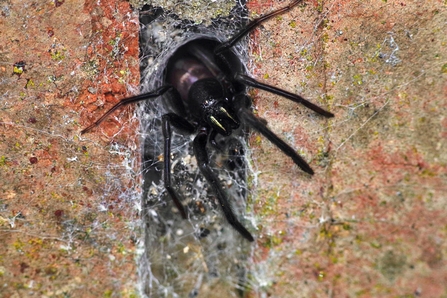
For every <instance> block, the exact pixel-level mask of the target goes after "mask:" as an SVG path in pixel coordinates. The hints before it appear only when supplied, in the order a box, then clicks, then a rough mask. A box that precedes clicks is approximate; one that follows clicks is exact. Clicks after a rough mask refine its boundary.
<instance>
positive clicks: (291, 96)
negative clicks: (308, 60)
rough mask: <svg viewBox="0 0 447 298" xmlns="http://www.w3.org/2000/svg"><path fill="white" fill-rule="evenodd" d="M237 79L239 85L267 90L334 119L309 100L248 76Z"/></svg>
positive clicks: (241, 75)
mask: <svg viewBox="0 0 447 298" xmlns="http://www.w3.org/2000/svg"><path fill="white" fill-rule="evenodd" d="M235 79H236V81H238V82H239V83H242V84H244V85H247V86H250V87H253V88H257V89H261V90H265V91H268V92H270V93H273V94H276V95H279V96H282V97H285V98H287V99H290V100H291V101H293V102H296V103H300V104H302V105H303V106H305V107H306V108H308V109H311V110H312V111H314V112H316V113H318V114H320V115H322V116H324V117H328V118H330V117H334V114H332V113H331V112H328V111H326V110H324V109H323V108H320V107H319V106H317V105H316V104H313V103H311V102H310V101H308V100H307V99H304V98H303V97H301V96H299V95H297V94H294V93H290V92H288V91H285V90H282V89H279V88H277V87H274V86H271V85H267V84H264V83H261V82H258V81H256V80H255V79H253V78H250V77H249V76H246V75H243V74H237V75H236V77H235Z"/></svg>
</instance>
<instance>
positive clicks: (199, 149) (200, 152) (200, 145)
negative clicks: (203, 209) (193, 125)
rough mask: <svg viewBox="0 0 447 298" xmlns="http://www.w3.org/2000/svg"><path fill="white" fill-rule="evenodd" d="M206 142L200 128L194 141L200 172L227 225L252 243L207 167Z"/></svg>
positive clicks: (224, 193)
mask: <svg viewBox="0 0 447 298" xmlns="http://www.w3.org/2000/svg"><path fill="white" fill-rule="evenodd" d="M207 141H208V131H207V129H206V128H202V129H201V130H200V131H199V133H198V134H197V136H196V137H195V139H194V155H195V156H196V159H197V164H198V165H199V169H200V172H201V173H202V175H203V176H204V177H205V179H206V180H207V181H208V183H209V185H211V188H212V190H213V192H214V193H215V194H216V197H217V200H218V201H219V205H220V207H221V208H222V211H223V213H224V214H225V217H226V219H227V221H228V223H229V224H230V225H231V226H233V228H234V229H236V231H238V232H239V233H240V234H241V235H242V236H243V237H244V238H245V239H247V240H248V241H251V242H252V241H254V238H253V236H252V235H251V234H250V232H249V231H247V229H246V228H245V227H244V226H243V225H242V224H241V223H240V222H239V221H238V219H237V217H236V215H235V214H234V213H233V210H232V209H231V206H230V203H229V201H228V196H227V194H226V192H225V191H224V190H223V188H222V185H221V184H220V183H219V180H218V178H217V176H216V174H215V173H214V172H213V170H212V169H211V167H210V165H209V158H208V152H207V151H206V144H207Z"/></svg>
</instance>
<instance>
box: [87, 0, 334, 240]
mask: <svg viewBox="0 0 447 298" xmlns="http://www.w3.org/2000/svg"><path fill="white" fill-rule="evenodd" d="M301 2H302V1H301V0H296V1H293V2H291V3H290V4H289V5H288V6H285V7H282V8H280V9H277V10H275V11H273V12H270V13H268V14H266V15H263V16H261V17H259V18H257V19H255V20H253V21H251V22H250V23H249V24H248V25H247V26H246V27H245V28H244V29H242V30H241V31H239V32H238V33H237V34H235V35H234V36H233V37H232V38H230V39H229V40H227V41H225V42H222V41H219V40H217V39H215V38H211V37H198V38H196V39H193V40H191V41H189V42H187V43H185V44H184V45H182V46H181V47H179V48H178V50H177V51H176V52H175V53H174V54H173V55H172V57H171V58H169V60H168V64H167V66H166V69H165V72H164V85H163V86H161V87H159V88H157V89H156V90H153V91H151V92H148V93H144V94H140V95H137V96H133V97H129V98H125V99H123V100H121V101H120V102H118V103H117V104H116V105H115V106H113V107H112V108H111V109H110V110H109V111H108V112H106V113H105V114H104V115H103V116H102V117H101V118H99V119H98V120H97V121H96V122H94V123H93V124H91V125H90V126H89V127H87V128H85V129H84V130H82V132H81V134H84V133H87V132H89V131H90V130H91V129H93V128H94V127H96V126H98V125H99V124H100V123H101V122H102V121H103V120H104V119H106V118H107V117H108V116H109V115H110V114H111V113H112V112H114V111H115V110H116V109H118V108H119V107H121V106H123V105H127V104H130V103H134V102H138V101H143V100H149V99H155V98H157V97H160V96H163V102H164V105H165V106H166V108H167V110H168V111H169V112H168V113H166V114H165V115H163V117H162V131H163V138H164V151H163V152H164V156H165V157H166V156H171V137H172V130H171V129H172V127H173V128H174V129H176V130H178V131H181V132H183V133H187V134H193V133H196V134H197V135H196V137H195V138H194V141H193V150H194V155H195V157H196V159H197V164H198V167H199V169H200V172H201V173H202V175H203V176H204V177H205V179H206V180H207V182H208V183H209V185H210V186H211V189H212V191H213V192H214V194H215V195H216V197H217V200H218V202H219V205H220V206H221V208H222V211H223V213H224V215H225V217H226V219H227V221H228V223H229V224H230V225H231V226H233V227H234V228H235V229H236V230H237V231H238V232H239V233H240V234H241V235H242V236H243V237H244V238H245V239H247V240H249V241H253V240H254V238H253V236H252V235H251V233H250V232H249V231H248V230H247V229H246V228H245V227H244V226H243V225H242V224H241V223H240V222H239V220H238V218H237V217H236V215H235V214H234V212H233V210H232V208H231V204H230V202H229V199H228V195H227V193H226V192H225V191H224V188H223V187H222V185H221V183H220V182H219V179H218V177H217V175H216V174H215V173H214V171H213V170H212V168H211V165H210V162H209V154H208V152H207V144H208V143H210V144H211V145H212V146H213V147H215V148H218V147H219V146H218V145H217V143H216V140H215V138H216V137H217V136H218V135H221V136H224V137H228V136H230V135H231V134H232V132H233V131H234V130H236V129H237V128H239V126H240V125H241V123H244V124H245V125H248V126H249V127H252V128H254V129H255V130H257V131H258V132H260V133H261V134H262V135H264V136H265V137H266V138H267V139H269V140H270V141H271V142H272V143H273V144H275V145H276V146H277V147H278V148H279V149H280V150H281V151H282V152H284V154H286V155H288V156H289V157H290V158H292V160H293V162H294V163H295V164H296V165H298V166H299V167H300V168H301V169H302V170H303V171H304V172H306V173H309V174H310V175H313V174H314V171H313V170H312V168H311V167H310V166H309V165H308V163H307V162H306V161H304V159H303V158H302V157H301V156H299V155H298V154H297V153H296V151H295V150H294V149H293V148H292V147H290V146H289V145H288V144H286V143H285V142H284V141H283V140H281V139H280V138H279V137H278V136H277V135H276V134H275V133H273V132H272V131H271V130H270V129H268V128H267V126H266V125H265V124H264V122H263V121H261V120H259V119H258V118H257V117H256V116H255V115H254V114H253V112H252V111H251V108H250V107H251V99H250V98H249V97H248V96H247V94H246V90H245V89H246V87H247V86H249V87H254V88H258V89H262V90H265V91H268V92H271V93H273V94H277V95H280V96H282V97H285V98H287V99H289V100H292V101H294V102H296V103H300V104H302V105H304V106H305V107H307V108H309V109H311V110H312V111H314V112H316V113H318V114H320V115H322V116H325V117H333V116H334V114H332V113H330V112H328V111H326V110H324V109H322V108H321V107H319V106H317V105H315V104H313V103H311V102H309V101H308V100H306V99H304V98H302V97H301V96H299V95H296V94H293V93H290V92H287V91H285V90H282V89H279V88H276V87H273V86H270V85H267V84H264V83H261V82H258V81H256V80H254V79H253V78H251V77H249V76H247V75H245V73H244V72H245V71H244V67H243V64H242V62H241V61H240V59H239V58H238V57H237V56H236V54H235V53H233V52H232V50H231V49H232V47H233V46H234V44H235V43H237V42H238V41H239V40H240V39H241V38H243V37H244V36H246V35H247V34H248V33H249V32H250V31H251V30H253V29H254V28H255V27H257V26H258V25H260V24H261V23H262V22H264V21H265V20H267V19H270V18H271V17H273V16H276V15H279V14H281V13H284V12H287V11H288V10H290V9H291V8H293V7H294V6H296V5H298V4H299V3H301ZM163 162H164V171H163V181H164V186H165V188H166V190H167V192H168V194H169V196H170V197H171V198H172V200H173V201H174V203H175V205H176V207H177V208H178V210H179V211H180V214H181V215H182V217H183V218H185V219H186V218H187V215H186V211H185V208H184V207H183V205H182V203H181V200H180V198H179V195H178V194H177V193H176V190H175V189H174V188H173V187H172V185H171V171H170V169H171V160H170V158H164V159H163Z"/></svg>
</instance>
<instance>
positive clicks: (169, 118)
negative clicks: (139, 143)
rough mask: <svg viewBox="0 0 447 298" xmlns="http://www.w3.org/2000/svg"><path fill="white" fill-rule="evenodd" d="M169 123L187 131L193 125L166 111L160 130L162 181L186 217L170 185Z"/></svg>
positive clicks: (191, 128) (190, 129)
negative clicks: (162, 139)
mask: <svg viewBox="0 0 447 298" xmlns="http://www.w3.org/2000/svg"><path fill="white" fill-rule="evenodd" d="M171 125H173V126H174V127H175V128H177V129H179V130H182V131H184V132H187V133H193V132H194V126H193V125H192V124H191V123H189V122H188V121H186V120H185V119H183V118H182V117H180V116H178V115H176V114H174V113H168V114H166V115H164V116H163V118H162V130H163V138H164V160H163V162H164V170H163V181H164V186H165V188H166V191H167V192H168V193H169V195H170V196H171V198H172V200H173V201H174V204H175V206H176V207H177V209H178V210H179V211H180V214H181V215H182V217H183V218H184V219H186V218H187V217H186V211H185V208H184V207H183V205H182V202H181V200H180V198H179V196H178V194H177V193H176V192H175V190H174V188H173V187H172V186H171V138H172V130H171Z"/></svg>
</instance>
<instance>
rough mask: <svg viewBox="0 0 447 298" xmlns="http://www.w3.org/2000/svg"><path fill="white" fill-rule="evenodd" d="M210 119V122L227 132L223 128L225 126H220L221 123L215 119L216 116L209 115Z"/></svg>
mask: <svg viewBox="0 0 447 298" xmlns="http://www.w3.org/2000/svg"><path fill="white" fill-rule="evenodd" d="M210 120H211V122H213V124H214V125H216V126H219V127H220V128H221V129H222V130H223V131H225V132H227V131H226V130H225V128H224V127H223V126H222V124H220V122H219V121H217V119H216V118H214V117H213V116H210Z"/></svg>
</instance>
